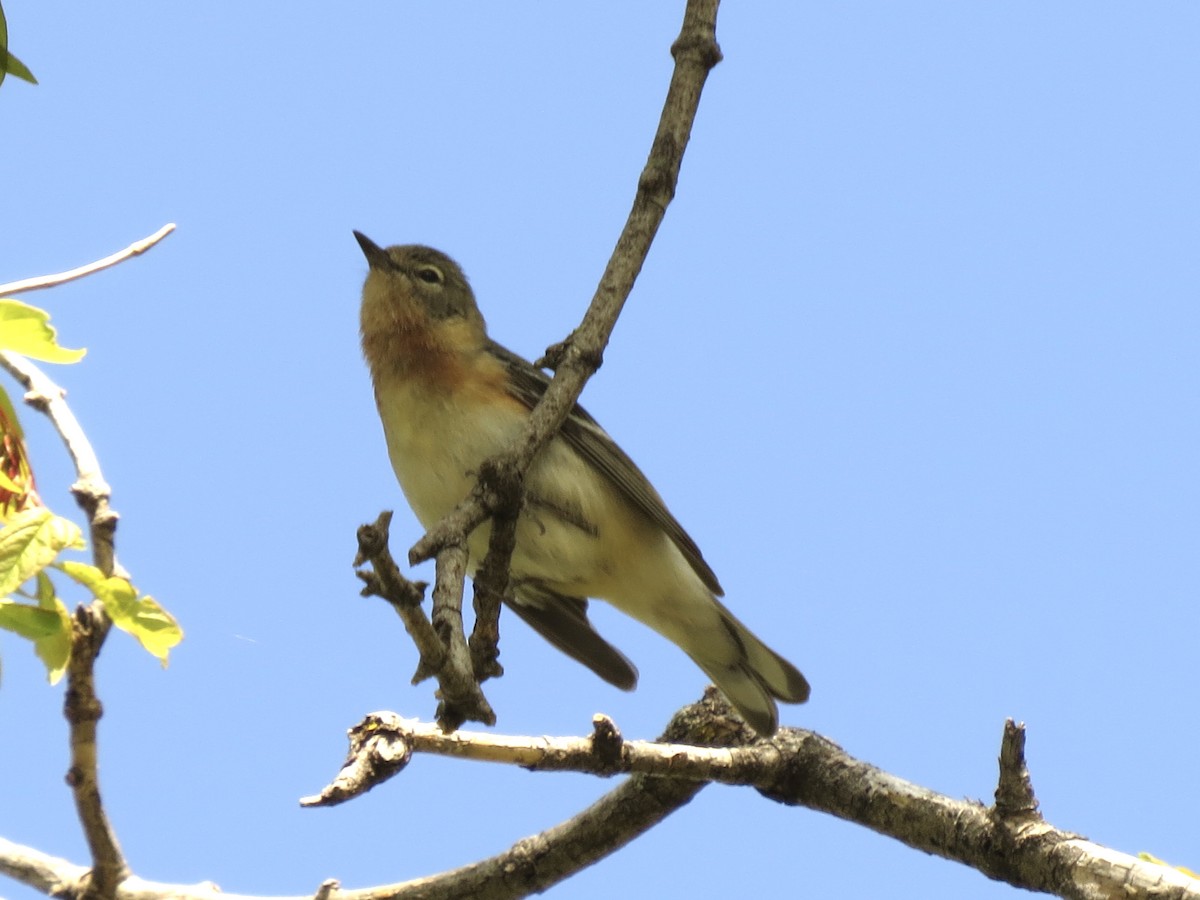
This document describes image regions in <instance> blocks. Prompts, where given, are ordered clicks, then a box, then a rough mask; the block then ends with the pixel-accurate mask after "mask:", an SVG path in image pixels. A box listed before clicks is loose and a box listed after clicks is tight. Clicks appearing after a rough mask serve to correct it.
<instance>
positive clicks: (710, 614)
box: [354, 231, 808, 735]
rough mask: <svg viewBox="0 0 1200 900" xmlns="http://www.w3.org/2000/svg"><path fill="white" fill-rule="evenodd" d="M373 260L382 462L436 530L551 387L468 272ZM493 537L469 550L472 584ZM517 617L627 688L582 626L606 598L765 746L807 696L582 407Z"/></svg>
mask: <svg viewBox="0 0 1200 900" xmlns="http://www.w3.org/2000/svg"><path fill="white" fill-rule="evenodd" d="M354 236H355V237H356V238H357V239H358V243H359V245H360V246H361V247H362V251H363V253H364V254H365V255H366V257H367V263H368V264H369V267H370V269H369V271H368V273H367V279H366V282H365V284H364V285H363V299H362V313H361V328H362V347H363V355H364V356H365V357H366V360H367V365H368V367H369V368H370V371H371V379H372V381H373V382H374V385H375V402H376V405H377V406H378V408H379V417H380V419H382V420H383V431H384V435H385V436H386V438H387V446H388V455H389V456H390V458H391V462H392V468H393V469H394V470H395V472H396V478H397V479H398V480H399V482H400V486H401V488H403V490H404V495H405V497H406V498H407V499H408V503H409V505H410V506H411V507H412V508H413V511H414V512H415V513H416V514H417V518H418V519H419V520H420V521H421V524H422V525H423V526H425V527H426V528H429V527H431V526H433V525H434V524H435V523H436V522H437V521H439V520H440V519H441V518H442V517H443V516H445V515H446V514H447V513H449V512H450V511H451V510H453V509H454V507H455V506H457V505H458V504H459V503H460V502H461V501H462V500H464V499H465V498H466V497H467V495H468V494H469V493H470V492H471V489H472V488H473V486H474V483H475V477H476V473H477V472H478V471H479V466H480V463H481V462H482V461H483V460H484V459H486V458H488V457H490V456H494V455H495V454H497V453H499V452H500V451H501V450H503V449H504V448H505V447H506V446H507V445H508V444H509V443H511V440H512V438H513V437H514V436H515V435H516V434H517V432H518V431H519V430H520V428H521V427H522V425H523V424H524V422H525V420H526V419H527V418H528V416H529V411H530V410H531V409H532V408H533V406H534V405H535V404H536V403H537V402H538V400H539V398H540V397H541V396H542V394H543V393H544V392H545V390H546V386H547V385H548V384H549V383H550V381H549V378H548V377H547V376H546V375H545V374H544V373H543V372H542V371H540V370H539V369H537V368H535V367H534V366H533V365H531V364H530V363H528V362H526V361H525V360H524V359H522V358H521V357H519V356H517V355H516V354H515V353H512V352H510V351H508V350H506V349H505V348H504V347H501V346H500V345H499V344H497V343H496V342H495V341H493V340H491V339H490V338H489V337H488V335H487V327H486V325H485V324H484V320H483V316H482V315H481V314H480V312H479V308H478V307H477V306H476V304H475V295H474V293H473V292H472V291H471V287H470V285H468V284H467V279H466V276H465V275H464V274H463V271H462V269H460V268H459V267H458V264H457V263H455V262H454V260H452V259H450V257H448V256H446V255H445V254H444V253H440V252H438V251H437V250H434V249H432V248H430V247H422V246H419V245H415V244H411V245H406V246H397V247H388V248H387V249H386V250H385V249H383V248H382V247H379V246H378V245H376V244H375V243H373V242H372V241H371V240H370V239H369V238H367V237H366V236H365V235H362V234H360V233H359V232H357V231H356V232H354ZM490 532H491V525H490V523H484V524H483V525H481V526H480V527H479V528H477V529H476V530H475V531H474V532H473V533H472V535H471V537H470V539H469V541H468V553H469V556H470V560H471V563H470V571H472V572H473V571H474V569H475V566H476V565H478V564H479V563H480V562H481V561H482V560H483V557H484V555H485V554H486V552H487V544H488V537H489V535H490ZM511 584H512V587H513V594H514V596H513V597H512V598H511V602H510V603H509V606H510V608H511V609H512V610H513V612H515V613H516V614H517V615H519V616H520V617H521V618H522V619H524V620H525V621H526V622H527V623H529V625H531V626H532V627H533V628H534V629H535V630H537V631H538V632H539V633H541V634H542V636H543V637H545V638H546V639H547V640H549V641H550V643H552V644H553V645H554V646H556V647H558V648H559V649H560V650H562V651H564V652H565V653H567V654H568V655H570V656H572V657H574V658H575V659H576V660H578V661H579V662H581V663H583V664H584V665H585V666H587V667H588V668H590V669H591V670H592V671H593V672H595V673H596V674H597V675H599V676H600V677H601V678H603V679H604V680H605V681H608V682H610V683H612V684H614V685H616V686H617V687H619V688H622V689H624V690H632V689H633V688H634V687H635V686H636V684H637V677H638V675H637V669H635V668H634V666H633V663H631V662H630V661H629V660H628V659H626V658H625V656H624V655H623V654H621V652H620V651H619V650H617V649H616V648H615V647H613V646H612V645H611V644H609V643H608V642H607V641H606V640H604V638H602V637H601V636H600V635H599V634H598V633H597V632H596V631H595V629H593V628H592V625H591V623H590V622H589V621H588V617H587V602H588V598H589V597H591V598H596V599H600V600H605V601H607V602H609V603H611V604H612V605H613V606H615V607H616V608H617V609H619V610H621V611H622V612H624V613H626V614H627V615H630V616H632V617H633V618H635V619H637V620H638V621H640V622H644V623H645V624H646V625H649V626H650V627H651V628H653V629H654V630H655V631H657V632H658V633H659V634H661V635H663V636H664V637H666V638H667V639H668V640H670V641H672V642H674V643H675V644H677V645H678V646H679V647H680V648H682V649H683V651H684V652H685V653H687V654H688V656H690V657H691V658H692V660H693V661H695V663H696V665H698V666H699V667H700V668H701V669H703V670H704V672H705V674H706V675H708V677H709V678H711V679H712V680H713V681H714V682H716V684H717V687H719V688H720V689H721V690H722V691H723V692H724V693H725V696H726V697H728V698H729V700H730V701H731V702H732V703H733V705H734V706H735V707H736V708H737V710H738V712H740V713H741V714H742V716H743V717H744V718H745V719H746V721H747V722H748V723H750V725H751V726H752V727H753V728H754V730H755V731H757V732H758V733H759V734H763V735H770V734H773V733H774V732H775V729H776V727H777V726H778V710H777V708H776V706H775V700H777V699H778V700H783V701H785V702H788V703H803V702H804V701H805V700H807V699H808V682H807V681H805V679H804V676H803V675H801V674H800V672H799V671H798V670H797V669H796V667H795V666H793V665H792V664H791V663H789V662H788V661H787V660H785V659H784V658H783V657H781V656H780V655H779V654H777V653H775V652H774V651H773V650H771V649H770V648H769V647H767V645H766V644H764V643H763V642H762V641H761V640H759V639H758V638H757V637H755V636H754V635H753V634H751V633H750V630H749V629H748V628H746V626H745V625H743V624H742V623H741V622H739V621H738V620H737V619H736V618H735V617H734V616H733V613H731V612H730V611H729V610H728V609H726V608H725V607H724V606H723V605H722V604H721V603H720V601H718V600H717V597H720V596H722V595H723V592H722V590H721V585H720V584H719V583H718V582H717V576H716V575H714V574H713V571H712V569H711V568H709V566H708V564H707V563H706V562H705V561H704V557H702V556H701V555H700V549H699V548H698V547H697V546H696V544H695V542H694V541H693V540H692V539H691V538H690V537H688V535H687V532H685V531H684V530H683V527H682V526H681V525H680V524H679V523H678V522H677V521H676V520H675V518H674V516H672V515H671V513H670V512H668V511H667V507H666V505H665V504H664V503H663V501H662V498H661V497H659V495H658V492H657V491H656V490H655V489H654V488H653V487H652V486H651V484H650V482H649V481H647V479H646V476H645V475H643V474H642V473H641V471H640V470H639V469H638V467H637V466H636V465H634V463H633V460H631V459H630V458H629V457H628V456H626V455H625V453H624V452H623V451H622V450H621V448H620V447H618V446H617V445H616V443H615V442H614V441H613V439H612V438H610V437H609V436H608V435H607V434H606V433H605V432H604V431H603V429H601V428H600V426H599V425H598V424H597V423H596V421H595V420H594V419H593V418H592V417H591V416H589V415H588V414H587V413H586V412H585V411H584V410H583V409H582V408H581V407H579V406H576V407H575V408H574V410H573V411H572V413H571V415H570V417H569V418H568V419H567V421H566V423H565V424H564V426H563V428H562V430H561V432H560V433H559V434H558V435H557V436H556V437H554V438H553V439H552V440H551V441H550V443H549V444H548V445H547V446H546V447H545V448H544V449H543V450H542V451H541V453H540V454H539V455H538V457H537V458H536V459H535V460H534V462H533V465H532V467H531V468H530V469H529V473H528V475H527V476H526V479H525V501H524V506H523V508H522V511H521V514H520V517H519V518H518V523H517V541H516V550H515V552H514V553H513V557H512V581H511Z"/></svg>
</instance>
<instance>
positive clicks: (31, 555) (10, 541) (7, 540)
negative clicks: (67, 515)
mask: <svg viewBox="0 0 1200 900" xmlns="http://www.w3.org/2000/svg"><path fill="white" fill-rule="evenodd" d="M67 547H74V548H76V549H82V547H83V538H82V536H81V535H80V532H79V526H77V525H76V524H75V523H74V522H72V521H70V520H69V519H63V518H60V517H59V516H56V515H54V513H52V512H50V510H48V509H46V508H45V507H42V506H36V507H33V508H31V509H27V510H24V511H22V512H19V513H17V514H16V515H14V516H13V517H12V518H11V519H9V520H8V524H6V525H5V526H4V528H3V529H2V530H0V597H4V596H6V595H8V594H11V593H12V592H13V591H15V590H16V589H17V588H19V587H20V586H21V585H23V584H24V583H25V582H26V581H28V580H29V579H30V578H32V577H33V576H34V575H36V574H37V573H38V572H40V571H42V569H44V568H46V566H48V565H50V563H52V562H54V560H55V558H56V557H57V556H58V554H59V553H60V552H62V551H63V550H65V549H66V548H67Z"/></svg>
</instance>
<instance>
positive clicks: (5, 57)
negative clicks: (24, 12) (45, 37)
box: [0, 6, 37, 84]
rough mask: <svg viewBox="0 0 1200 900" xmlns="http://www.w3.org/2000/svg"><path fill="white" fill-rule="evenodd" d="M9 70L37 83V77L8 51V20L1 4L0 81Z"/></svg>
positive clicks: (19, 76)
mask: <svg viewBox="0 0 1200 900" xmlns="http://www.w3.org/2000/svg"><path fill="white" fill-rule="evenodd" d="M9 72H12V73H13V74H14V75H16V76H17V77H18V78H24V79H25V80H26V81H29V82H32V83H33V84H37V79H36V78H34V77H33V73H32V72H30V71H29V70H28V69H27V68H25V64H24V63H23V62H21V61H20V60H19V59H17V58H16V57H15V56H13V55H12V54H11V53H9V52H8V22H7V21H6V20H5V18H4V7H3V6H0V81H4V76H5V75H6V74H8V73H9Z"/></svg>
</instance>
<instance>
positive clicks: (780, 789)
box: [309, 689, 1200, 900]
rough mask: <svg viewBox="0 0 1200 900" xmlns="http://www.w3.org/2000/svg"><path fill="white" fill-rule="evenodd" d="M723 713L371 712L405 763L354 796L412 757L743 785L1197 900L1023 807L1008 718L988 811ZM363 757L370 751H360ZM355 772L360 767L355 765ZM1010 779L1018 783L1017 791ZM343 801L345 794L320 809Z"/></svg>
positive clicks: (715, 701) (1185, 881) (1077, 879)
mask: <svg viewBox="0 0 1200 900" xmlns="http://www.w3.org/2000/svg"><path fill="white" fill-rule="evenodd" d="M728 715H729V707H728V705H727V703H726V701H725V700H724V698H723V697H721V695H720V694H719V693H718V692H717V691H715V690H714V689H710V691H709V693H708V694H707V695H706V697H705V699H704V701H702V703H700V704H696V705H694V706H691V707H688V708H686V709H685V710H682V711H681V712H680V713H679V715H678V716H677V717H676V723H673V724H678V723H680V722H682V723H684V726H685V727H686V729H687V730H688V733H691V734H697V733H699V734H705V733H712V732H713V731H714V730H718V731H719V733H722V734H724V735H725V736H726V739H725V740H721V741H717V742H713V741H707V742H706V743H709V744H716V746H703V747H700V746H688V745H686V744H682V743H672V744H666V743H661V742H649V741H623V740H622V739H621V738H620V736H619V735H617V734H615V728H614V727H613V726H612V723H611V722H610V721H609V720H607V719H605V718H604V717H598V718H597V720H596V722H595V732H594V733H593V735H592V736H591V737H590V738H553V737H536V738H534V737H506V736H502V735H492V734H484V733H477V732H464V731H459V732H456V733H454V734H443V733H442V732H441V730H440V729H438V728H436V727H434V726H431V725H424V724H422V723H419V722H416V721H413V720H406V719H401V718H399V717H398V716H396V715H395V714H393V713H375V714H373V715H371V716H368V717H367V719H366V720H364V723H363V725H361V726H359V727H360V728H362V729H363V730H364V731H365V732H368V733H370V734H371V735H372V739H373V741H375V742H377V743H381V744H384V745H386V746H388V748H389V753H390V754H391V755H392V758H393V759H399V758H400V757H401V756H403V762H402V763H400V764H399V765H398V766H396V767H395V768H394V769H393V770H392V771H389V772H387V773H386V774H382V775H381V777H380V778H379V779H377V780H375V781H372V782H370V783H360V784H359V785H358V786H357V790H358V791H359V792H361V791H364V790H369V789H370V788H371V787H373V786H375V785H376V784H378V783H380V782H381V781H382V780H386V778H389V777H391V776H392V775H394V774H396V773H397V772H399V771H400V770H401V769H402V768H404V765H406V764H407V763H408V762H409V758H410V756H411V755H412V754H413V753H435V754H439V755H444V756H455V757H461V758H463V759H474V760H482V761H487V762H500V763H507V764H509V765H516V766H521V767H522V768H526V769H530V770H534V771H556V772H558V771H572V772H586V773H591V774H594V775H602V776H608V775H612V774H615V773H631V774H634V775H635V777H646V778H665V779H675V780H678V781H681V782H690V783H693V784H701V783H709V782H714V783H719V784H727V785H740V786H746V787H753V788H755V789H757V790H758V791H759V792H760V793H762V794H763V795H764V796H766V797H768V798H770V799H772V800H776V801H778V802H780V803H785V804H789V805H793V806H805V807H808V808H810V809H815V810H819V811H822V812H827V813H831V814H832V815H835V816H837V817H838V818H841V819H845V820H847V821H850V822H855V823H857V824H860V825H865V826H866V827H868V828H871V829H872V830H874V831H877V832H879V833H880V834H884V835H886V836H888V837H892V838H895V839H896V840H899V841H901V842H903V843H905V844H907V845H908V846H910V847H914V848H916V849H918V850H923V851H925V852H926V853H933V854H937V855H938V856H943V857H945V858H947V859H952V860H956V861H958V862H961V863H964V864H965V865H968V866H970V867H972V868H974V869H977V870H978V871H980V872H982V873H983V874H985V875H987V876H988V877H989V878H993V879H996V880H999V881H1005V882H1007V883H1009V884H1012V885H1014V886H1016V887H1021V888H1026V889H1028V890H1034V891H1043V892H1046V893H1051V894H1057V895H1059V896H1062V897H1068V898H1079V900H1097V898H1102V897H1103V898H1107V897H1114V896H1120V897H1122V898H1125V900H1132V898H1137V897H1146V898H1168V897H1170V898H1177V900H1183V898H1187V900H1200V881H1197V880H1195V879H1192V878H1189V877H1187V876H1186V875H1185V874H1184V873H1182V872H1180V871H1178V870H1176V869H1171V868H1169V867H1166V866H1161V865H1158V864H1156V863H1153V862H1149V861H1145V860H1141V859H1138V858H1136V857H1133V856H1130V855H1128V854H1125V853H1120V852H1118V851H1115V850H1111V849H1109V848H1107V847H1103V846H1100V845H1098V844H1094V843H1092V842H1091V841H1088V840H1086V839H1084V838H1082V837H1080V836H1079V835H1076V834H1072V833H1070V832H1066V831H1062V830H1060V829H1057V828H1055V827H1053V826H1051V825H1049V824H1047V823H1046V822H1045V821H1044V820H1043V819H1042V818H1041V816H1039V815H1038V814H1037V812H1036V803H1035V801H1033V799H1032V798H1033V789H1032V784H1031V781H1030V778H1029V773H1028V769H1027V768H1026V766H1025V761H1024V730H1023V728H1022V727H1020V726H1016V725H1014V724H1013V723H1012V722H1011V721H1009V722H1008V723H1007V724H1006V726H1005V733H1004V738H1003V743H1002V749H1001V774H1000V779H999V784H998V787H997V790H996V797H997V800H996V803H995V805H994V806H991V807H985V806H983V804H981V803H978V802H972V801H964V800H959V799H957V798H953V797H948V796H945V795H943V794H938V793H936V792H935V791H931V790H928V789H927V788H923V787H921V786H919V785H916V784H913V783H912V782H909V781H905V780H904V779H902V778H897V777H896V776H894V775H889V774H888V773H886V772H883V771H881V770H879V769H878V768H876V767H875V766H872V765H870V764H868V763H865V762H863V761H861V760H858V759H855V758H854V757H852V756H850V755H849V754H848V753H846V752H845V751H844V750H842V748H840V747H838V746H837V745H836V744H834V743H833V742H832V741H829V740H827V739H826V738H823V737H821V736H820V735H818V734H815V733H813V732H809V731H802V730H800V729H793V728H784V729H781V730H780V731H779V732H778V733H777V734H776V735H775V736H774V737H773V738H771V739H762V738H757V737H756V736H755V735H753V734H752V733H751V732H750V731H748V730H746V729H745V728H744V726H742V725H741V724H740V722H738V721H737V720H736V719H732V718H728V719H727V718H725V717H726V716H728ZM735 744H736V745H735ZM363 752H364V753H369V752H370V750H369V748H367V747H365V746H363ZM352 759H353V754H352ZM351 762H352V761H351V760H348V761H347V765H351ZM354 764H355V765H358V766H359V767H361V766H362V763H361V761H358V762H355V763H354ZM1014 778H1016V779H1017V781H1019V783H1020V784H1021V785H1023V787H1020V788H1014ZM335 783H336V782H335ZM1014 796H1015V797H1017V798H1018V799H1017V800H1015V801H1014V799H1013V798H1014ZM344 799H348V797H346V796H338V797H337V798H335V799H331V800H329V801H328V802H341V801H342V800H344ZM309 800H310V801H315V800H317V798H309Z"/></svg>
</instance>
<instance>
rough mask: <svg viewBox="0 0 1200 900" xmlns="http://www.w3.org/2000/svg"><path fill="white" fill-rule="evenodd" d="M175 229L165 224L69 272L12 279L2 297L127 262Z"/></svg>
mask: <svg viewBox="0 0 1200 900" xmlns="http://www.w3.org/2000/svg"><path fill="white" fill-rule="evenodd" d="M174 230H175V225H174V223H170V224H167V225H164V226H163V227H162V228H160V229H158V231H156V232H154V234H152V235H150V237H146V238H142V239H141V240H140V241H134V242H133V243H132V244H130V245H129V246H128V247H126V248H125V249H124V250H119V251H117V252H116V253H114V254H112V255H111V256H106V257H104V259H98V260H96V261H95V262H91V263H88V264H87V265H86V266H80V267H79V268H77V269H71V270H70V271H68V272H59V273H58V274H57V275H39V276H37V277H35V278H26V279H24V280H23V281H11V282H9V283H8V284H0V297H4V296H7V295H9V294H23V293H27V292H29V291H40V290H42V289H44V288H51V287H57V286H58V285H60V284H66V283H67V282H68V281H74V280H75V279H77V278H84V277H85V276H88V275H91V274H92V273H94V272H99V271H101V270H103V269H107V268H110V267H112V266H115V265H117V263H122V262H125V260H127V259H132V258H133V257H135V256H141V255H142V254H143V253H145V252H146V251H147V250H149V249H150V248H151V247H153V246H154V245H155V244H157V243H158V242H159V241H161V240H162V239H163V238H165V237H166V236H167V235H168V234H170V233H171V232H172V231H174Z"/></svg>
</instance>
